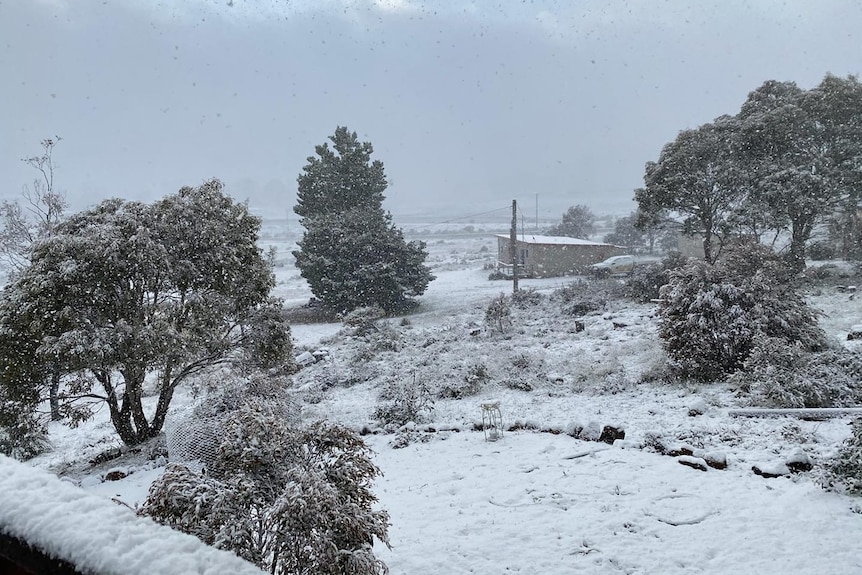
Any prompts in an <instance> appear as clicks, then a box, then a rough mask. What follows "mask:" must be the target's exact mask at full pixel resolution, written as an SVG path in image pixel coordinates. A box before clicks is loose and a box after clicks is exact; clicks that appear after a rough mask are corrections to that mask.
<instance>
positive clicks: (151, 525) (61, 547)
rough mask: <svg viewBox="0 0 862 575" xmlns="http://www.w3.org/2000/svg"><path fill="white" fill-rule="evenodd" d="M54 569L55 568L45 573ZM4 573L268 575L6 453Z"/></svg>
mask: <svg viewBox="0 0 862 575" xmlns="http://www.w3.org/2000/svg"><path fill="white" fill-rule="evenodd" d="M46 566H48V567H46ZM0 572H2V573H70V574H71V573H81V574H84V575H153V574H156V573H158V574H159V575H187V574H199V575H216V574H222V573H231V574H237V575H261V574H262V573H264V572H263V571H261V570H259V569H258V568H257V567H255V566H254V565H252V564H251V563H248V562H246V561H244V560H242V559H240V558H239V557H237V556H236V555H234V554H233V553H230V552H227V551H221V550H219V549H215V548H213V547H209V546H207V545H205V544H204V543H202V542H201V541H200V540H199V539H197V538H195V537H193V536H191V535H186V534H185V533H180V532H179V531H174V530H173V529H171V528H169V527H165V526H163V525H159V524H157V523H155V522H153V521H152V520H150V519H146V518H143V517H138V516H137V515H135V514H134V513H132V512H131V511H130V510H129V509H128V508H126V507H122V506H120V505H117V504H116V503H113V502H111V501H109V500H108V499H105V498H103V497H99V496H97V495H93V494H91V493H87V492H85V491H83V490H82V489H80V488H78V487H76V486H75V485H72V484H70V483H67V482H65V481H62V480H60V479H59V478H57V477H56V476H54V475H52V474H50V473H48V472H46V471H43V470H40V469H34V468H32V467H30V466H28V465H25V464H23V463H20V462H18V461H15V460H14V459H10V458H8V457H5V456H3V455H0Z"/></svg>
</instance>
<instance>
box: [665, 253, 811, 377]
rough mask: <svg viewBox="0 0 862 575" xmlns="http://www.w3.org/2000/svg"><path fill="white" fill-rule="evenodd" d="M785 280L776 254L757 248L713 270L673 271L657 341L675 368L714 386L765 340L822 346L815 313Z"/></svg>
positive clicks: (695, 266)
mask: <svg viewBox="0 0 862 575" xmlns="http://www.w3.org/2000/svg"><path fill="white" fill-rule="evenodd" d="M787 279H788V278H787V274H786V271H785V268H783V267H782V266H781V265H780V264H779V262H778V259H777V257H776V256H775V255H774V254H773V253H772V252H771V251H770V250H769V249H768V248H764V247H762V246H759V245H743V246H739V247H738V248H736V251H734V252H731V253H729V254H728V256H727V257H726V258H725V259H723V260H720V261H719V262H718V263H717V264H715V265H710V264H708V263H706V262H703V261H695V262H691V263H689V264H687V265H686V266H684V267H682V268H680V269H678V270H675V271H673V272H671V275H670V283H669V284H668V285H667V286H666V287H665V288H663V290H662V302H661V304H660V307H659V315H660V318H661V324H660V326H659V337H660V338H661V339H662V343H663V346H664V349H665V351H666V352H667V354H668V356H669V358H670V361H671V364H672V366H673V367H674V368H676V369H677V370H679V371H680V372H681V374H683V375H685V376H687V377H691V378H693V379H696V380H701V381H714V380H716V379H719V378H721V377H723V376H725V375H727V374H730V373H733V372H735V371H737V370H739V369H741V368H742V367H743V363H744V362H745V360H746V359H747V358H748V356H749V354H750V353H751V350H752V347H753V342H754V340H755V338H756V337H758V336H761V335H763V336H767V337H774V338H780V339H782V340H784V341H786V342H788V343H790V342H796V343H798V344H799V345H801V346H802V349H805V350H808V351H814V350H818V349H823V348H824V347H825V344H826V338H825V335H824V333H823V331H822V330H821V329H820V328H819V327H818V325H817V317H816V313H815V312H814V311H812V310H811V309H810V308H809V307H808V306H807V305H806V304H805V302H804V301H803V300H802V298H801V297H800V296H799V294H797V293H796V291H794V289H793V287H792V286H791V285H790V284H789V283H788V281H787Z"/></svg>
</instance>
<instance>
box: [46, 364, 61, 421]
mask: <svg viewBox="0 0 862 575" xmlns="http://www.w3.org/2000/svg"><path fill="white" fill-rule="evenodd" d="M48 393H49V396H50V397H49V399H50V403H51V421H60V420H61V419H62V416H61V415H60V366H59V365H58V364H57V363H56V362H55V363H54V364H53V365H52V366H51V385H50V388H49V392H48Z"/></svg>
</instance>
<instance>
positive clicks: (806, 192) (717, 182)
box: [635, 75, 862, 270]
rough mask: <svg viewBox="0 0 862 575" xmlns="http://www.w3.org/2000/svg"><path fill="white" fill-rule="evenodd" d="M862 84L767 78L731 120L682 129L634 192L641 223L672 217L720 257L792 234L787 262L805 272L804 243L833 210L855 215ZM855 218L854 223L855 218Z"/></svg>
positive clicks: (861, 176) (710, 256)
mask: <svg viewBox="0 0 862 575" xmlns="http://www.w3.org/2000/svg"><path fill="white" fill-rule="evenodd" d="M860 163H862V85H860V84H859V82H858V80H857V79H856V78H855V77H853V76H849V77H847V78H839V77H836V76H832V75H827V76H826V77H825V78H824V80H823V81H822V82H821V83H820V84H819V85H818V86H816V87H814V88H812V89H811V90H803V89H801V88H799V87H798V86H797V85H796V84H795V83H793V82H776V81H768V82H765V83H764V84H763V85H762V86H760V87H759V88H757V89H756V90H754V91H753V92H751V93H750V94H749V96H748V98H747V99H746V101H745V102H744V104H743V105H742V107H741V109H740V111H739V113H737V114H736V115H735V116H722V117H720V118H718V119H716V120H715V121H714V122H711V123H708V124H704V125H703V126H700V127H699V128H696V129H693V130H684V131H682V132H680V133H679V135H678V136H677V138H676V139H675V140H674V141H673V142H670V143H669V144H667V145H666V146H665V147H664V149H663V150H662V152H661V155H660V156H659V159H658V161H657V162H648V163H647V165H646V170H645V176H644V182H645V184H646V185H645V187H644V188H643V189H641V190H637V191H636V192H635V199H636V201H637V202H638V205H639V210H640V211H641V212H642V213H643V214H645V215H646V216H645V217H642V218H641V219H640V221H641V224H642V225H648V223H649V222H650V218H649V217H648V215H649V214H651V213H659V212H661V211H662V210H666V211H669V212H670V213H671V214H674V215H676V216H678V217H680V218H681V219H682V221H683V224H684V226H683V231H684V232H685V233H687V234H689V235H696V236H700V237H702V238H703V243H704V259H706V260H707V261H710V262H712V261H714V260H715V258H716V257H718V255H719V253H720V252H721V249H722V248H723V247H724V246H725V245H726V244H727V242H728V240H729V239H731V238H733V237H740V236H745V237H751V238H755V239H760V237H761V235H762V234H764V233H766V232H771V233H774V234H775V237H778V235H780V234H782V233H784V232H787V235H788V236H789V249H788V259H789V261H790V263H791V265H792V267H793V268H794V269H796V270H800V269H802V268H803V267H804V254H805V244H806V242H808V240H809V239H810V238H811V235H812V233H813V231H814V229H815V227H816V226H817V224H819V223H822V222H824V221H825V220H826V219H827V217H829V216H831V215H832V214H834V213H835V211H836V210H842V209H843V210H847V211H850V212H854V213H855V212H856V211H857V210H858V207H857V206H858V201H859V197H858V196H859V190H860V189H862V187H860V183H862V172H860V170H859V168H858V166H859V165H860ZM851 219H852V218H851Z"/></svg>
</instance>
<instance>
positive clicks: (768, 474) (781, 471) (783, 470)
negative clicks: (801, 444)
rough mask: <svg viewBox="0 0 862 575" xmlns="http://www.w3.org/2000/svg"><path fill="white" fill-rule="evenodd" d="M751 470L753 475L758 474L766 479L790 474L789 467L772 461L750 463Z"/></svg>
mask: <svg viewBox="0 0 862 575" xmlns="http://www.w3.org/2000/svg"><path fill="white" fill-rule="evenodd" d="M751 470H752V471H753V472H754V474H755V475H759V476H761V477H764V478H766V479H773V478H775V477H784V476H786V475H790V469H788V468H787V466H786V465H785V464H784V463H773V464H771V465H769V464H763V465H752V466H751Z"/></svg>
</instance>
